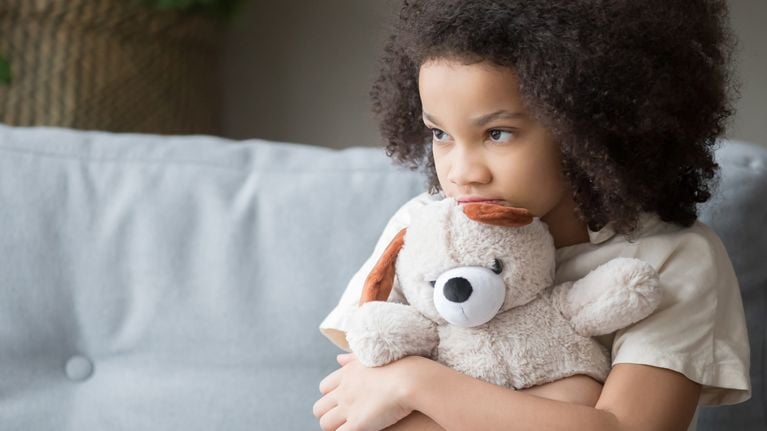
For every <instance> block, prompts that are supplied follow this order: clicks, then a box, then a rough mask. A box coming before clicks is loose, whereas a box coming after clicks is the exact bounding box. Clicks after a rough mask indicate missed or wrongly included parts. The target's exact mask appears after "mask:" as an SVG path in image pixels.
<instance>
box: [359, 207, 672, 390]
mask: <svg viewBox="0 0 767 431" xmlns="http://www.w3.org/2000/svg"><path fill="white" fill-rule="evenodd" d="M554 265H555V248H554V242H553V239H552V237H551V235H550V234H549V231H548V228H547V226H546V225H545V223H543V222H541V221H540V220H539V219H538V218H535V217H532V216H531V215H530V214H529V213H528V212H527V211H526V210H523V209H518V208H512V207H508V206H502V205H498V204H490V203H467V204H463V205H459V204H458V203H457V202H456V201H455V200H454V199H449V198H448V199H444V200H441V201H437V202H434V203H432V204H429V205H427V206H425V207H422V208H419V210H418V211H417V212H416V213H414V214H412V222H411V224H410V226H409V227H408V228H407V229H403V230H402V231H401V232H400V233H399V234H398V235H397V237H396V238H395V239H394V240H393V241H392V243H391V244H390V245H389V247H388V248H387V249H386V251H385V252H384V254H383V256H382V257H381V259H380V260H379V262H378V264H377V265H376V267H375V269H374V270H373V271H372V272H371V274H370V276H369V277H368V279H367V280H366V283H365V287H364V292H363V295H362V298H361V301H360V304H361V305H360V307H359V308H358V309H356V310H355V312H354V314H353V315H352V316H351V323H350V327H349V330H348V331H347V333H346V338H347V340H348V342H349V347H350V349H351V350H352V351H353V352H354V353H355V354H356V355H357V357H358V359H359V361H360V362H361V363H362V364H364V365H366V366H369V367H375V366H381V365H385V364H387V363H389V362H391V361H394V360H397V359H399V358H402V357H404V356H409V355H420V356H425V357H429V358H432V359H434V360H436V361H439V362H440V363H443V364H445V365H447V366H449V367H452V368H454V369H456V370H458V371H461V372H463V373H465V374H468V375H470V376H473V377H476V378H479V379H482V380H485V381H487V382H490V383H493V384H496V385H500V386H505V387H510V388H515V389H522V388H527V387H530V386H535V385H539V384H542V383H546V382H550V381H554V380H558V379H561V378H564V377H567V376H572V375H575V374H585V375H588V376H591V377H593V378H594V379H596V380H598V381H600V382H603V381H604V380H605V378H606V377H607V373H608V372H609V370H610V355H609V353H608V352H607V351H606V349H605V348H604V347H603V346H602V345H600V344H599V343H598V342H597V341H596V340H594V339H593V338H591V337H593V336H595V335H602V334H609V333H611V332H613V331H615V330H617V329H621V328H624V327H626V326H628V325H631V324H632V323H635V322H637V321H639V320H641V319H643V318H644V317H646V316H648V315H649V314H651V313H652V312H653V311H654V310H655V309H656V308H657V306H658V304H659V302H660V299H661V290H660V289H659V287H658V274H657V272H656V271H655V270H654V269H653V267H652V266H651V265H649V264H648V263H645V262H643V261H640V260H637V259H629V258H616V259H613V260H611V261H609V262H607V263H605V264H603V265H601V266H599V267H598V268H596V269H595V270H593V271H592V272H591V273H589V274H588V275H587V276H586V277H584V278H583V279H580V280H578V281H576V282H567V283H563V284H560V285H557V286H553V282H554V268H555V267H554ZM395 273H396V278H397V282H398V283H399V287H400V290H401V292H402V294H403V295H404V298H402V300H403V303H399V302H394V301H389V302H387V299H390V298H389V297H390V292H391V290H392V287H393V283H394V278H395ZM395 299H396V298H395Z"/></svg>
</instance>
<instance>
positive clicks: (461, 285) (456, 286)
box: [443, 277, 473, 303]
mask: <svg viewBox="0 0 767 431" xmlns="http://www.w3.org/2000/svg"><path fill="white" fill-rule="evenodd" d="M472 291H473V289H472V288H471V283H469V281H468V280H466V279H465V278H461V277H455V278H451V279H450V280H448V281H447V283H445V288H444V289H443V292H444V294H445V298H447V299H448V300H449V301H450V302H458V303H460V302H464V301H466V300H467V299H469V297H470V296H471V292H472Z"/></svg>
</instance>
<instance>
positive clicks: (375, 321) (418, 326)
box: [346, 301, 439, 367]
mask: <svg viewBox="0 0 767 431" xmlns="http://www.w3.org/2000/svg"><path fill="white" fill-rule="evenodd" d="M346 339H347V341H348V342H349V348H350V349H351V350H352V352H354V354H355V355H357V359H358V360H359V361H360V363H361V364H363V365H365V366H367V367H378V366H381V365H386V364H388V363H390V362H392V361H396V360H397V359H400V358H403V357H405V356H410V355H419V356H429V355H430V354H431V352H432V350H433V349H434V347H435V346H436V345H437V343H438V339H439V336H438V334H437V329H436V326H435V324H434V323H433V322H431V321H430V320H429V319H427V318H426V317H424V316H423V315H422V314H421V313H420V312H419V311H418V310H416V309H415V308H414V307H413V306H411V305H407V304H398V303H393V302H383V301H373V302H368V303H366V304H363V305H362V307H360V308H358V309H357V310H356V311H355V312H354V314H353V315H352V317H351V322H350V325H349V330H348V331H347V332H346Z"/></svg>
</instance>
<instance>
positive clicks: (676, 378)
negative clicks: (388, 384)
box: [391, 356, 700, 431]
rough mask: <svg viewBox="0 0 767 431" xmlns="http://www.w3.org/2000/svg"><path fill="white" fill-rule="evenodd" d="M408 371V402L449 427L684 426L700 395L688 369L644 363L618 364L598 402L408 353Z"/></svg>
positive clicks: (617, 429) (450, 430)
mask: <svg viewBox="0 0 767 431" xmlns="http://www.w3.org/2000/svg"><path fill="white" fill-rule="evenodd" d="M403 365H405V364H403ZM406 375H407V376H409V380H407V381H409V382H410V383H409V384H407V386H406V390H405V391H404V392H403V399H402V400H400V401H401V402H402V403H403V404H404V405H406V406H407V407H408V408H412V409H413V410H417V411H420V412H422V413H423V414H424V415H426V416H428V417H429V418H431V419H432V420H433V421H434V422H436V424H437V425H439V426H440V427H442V428H444V429H445V430H447V431H459V430H477V429H501V428H507V429H513V430H515V431H526V430H535V431H540V430H551V431H556V430H572V429H588V430H593V431H600V430H605V431H607V430H609V431H623V430H626V431H631V430H637V431H639V430H653V431H664V430H669V431H672V430H673V431H677V430H678V431H684V430H686V429H687V427H688V426H689V423H690V421H691V420H692V417H693V415H694V413H695V407H696V405H697V402H698V396H699V394H700V385H699V384H698V383H695V382H693V381H691V380H689V379H687V378H686V377H685V376H683V375H682V374H679V373H676V372H674V371H670V370H666V369H663V368H656V367H651V366H647V365H636V364H618V365H616V366H615V367H613V369H612V371H611V372H610V375H609V376H608V379H607V381H606V382H605V385H604V388H603V390H602V395H601V396H600V398H599V400H598V402H597V404H596V407H587V406H584V405H578V404H571V403H565V402H561V401H553V400H549V399H544V398H540V397H537V396H531V395H530V394H526V393H522V392H517V391H512V390H508V389H504V388H502V387H499V386H496V385H492V384H489V383H486V382H483V381H481V380H478V379H474V378H472V377H469V376H467V375H465V374H462V373H460V372H458V371H455V370H453V369H451V368H448V367H446V366H444V365H442V364H439V363H437V362H435V361H432V360H429V359H426V358H421V357H415V356H413V357H410V358H409V359H408V363H407V365H406ZM414 415H417V413H414ZM409 421H412V423H415V424H416V426H414V427H409V425H408V422H409ZM425 423H426V421H425V418H423V417H422V416H421V417H418V416H415V417H408V418H406V419H405V420H403V421H401V422H400V423H398V424H396V425H394V427H391V429H392V430H395V429H401V430H406V429H428V428H424V426H425V425H424V424H425ZM400 424H402V427H400V428H397V427H398V426H400ZM433 429H435V430H438V429H439V428H438V427H434V428H433Z"/></svg>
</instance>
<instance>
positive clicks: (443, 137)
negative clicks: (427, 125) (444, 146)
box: [431, 129, 450, 142]
mask: <svg viewBox="0 0 767 431" xmlns="http://www.w3.org/2000/svg"><path fill="white" fill-rule="evenodd" d="M431 134H432V136H434V140H435V141H438V142H444V141H447V140H448V139H449V138H450V135H448V134H447V133H445V132H443V131H442V130H439V129H431Z"/></svg>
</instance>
